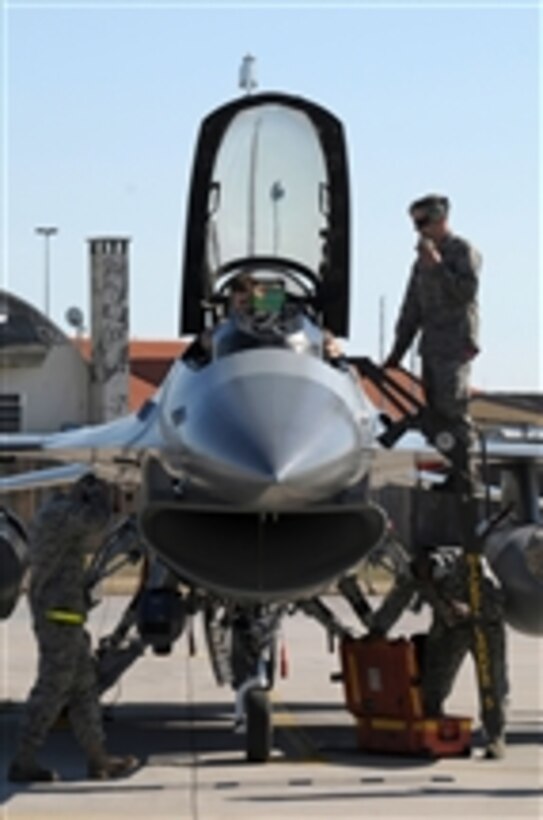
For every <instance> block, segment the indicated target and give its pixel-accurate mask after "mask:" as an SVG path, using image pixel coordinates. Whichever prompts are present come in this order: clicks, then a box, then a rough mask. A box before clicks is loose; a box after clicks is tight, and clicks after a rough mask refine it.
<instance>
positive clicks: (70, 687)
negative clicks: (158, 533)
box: [8, 475, 137, 783]
mask: <svg viewBox="0 0 543 820" xmlns="http://www.w3.org/2000/svg"><path fill="white" fill-rule="evenodd" d="M110 514H111V508H110V503H109V496H108V489H107V485H106V484H104V483H103V482H102V481H100V480H98V479H96V478H94V477H93V476H92V475H87V476H85V477H84V478H82V479H80V480H79V481H78V482H77V483H76V484H75V485H74V486H73V487H72V488H71V489H70V491H69V492H67V493H59V492H57V493H55V494H54V495H53V496H51V497H50V498H49V499H48V500H47V501H46V502H45V503H44V504H43V505H42V507H41V509H40V510H39V511H38V514H37V516H36V518H35V519H34V522H33V525H32V528H31V532H30V550H31V554H30V573H31V574H30V588H29V601H30V608H31V611H32V619H33V628H34V632H35V635H36V638H37V642H38V652H39V657H38V678H37V680H36V683H35V684H34V687H33V689H32V691H31V692H30V695H29V698H28V701H27V704H26V709H25V713H24V716H23V720H22V724H21V727H20V733H19V740H18V745H17V751H16V754H15V757H14V759H13V761H12V763H11V766H10V768H9V772H8V777H9V779H10V780H11V781H12V782H16V783H28V782H35V781H42V782H43V781H51V780H55V779H56V774H55V772H52V771H50V770H49V769H45V768H42V767H41V766H40V765H39V764H38V762H37V759H36V755H37V752H38V750H39V749H40V747H41V746H42V744H43V743H44V741H45V738H46V736H47V734H48V732H49V730H50V729H51V727H52V726H53V724H54V723H55V721H56V720H57V718H58V717H59V715H60V713H61V711H62V710H63V709H65V708H66V709H67V713H68V717H69V720H70V723H71V726H72V728H73V731H74V734H75V736H76V739H77V741H78V743H79V745H80V746H81V748H82V749H83V751H84V752H85V754H86V757H87V764H88V776H89V778H91V779H97V780H107V779H109V778H112V777H121V776H123V775H125V774H127V773H128V772H130V771H131V770H132V769H134V768H135V766H136V763H137V761H136V759H135V758H132V757H119V758H117V757H110V756H109V755H108V754H107V752H106V749H105V737H104V731H103V728H102V721H101V711H100V704H99V700H98V692H97V688H96V675H95V669H94V662H93V659H92V655H91V651H90V638H89V635H88V633H87V631H86V630H85V628H84V624H85V620H86V613H87V609H88V601H87V596H86V594H85V586H84V571H85V566H84V559H85V554H86V551H87V549H88V546H89V539H90V537H91V536H93V535H96V534H98V533H100V532H101V531H103V529H104V527H105V526H106V523H107V521H108V519H109V517H110Z"/></svg>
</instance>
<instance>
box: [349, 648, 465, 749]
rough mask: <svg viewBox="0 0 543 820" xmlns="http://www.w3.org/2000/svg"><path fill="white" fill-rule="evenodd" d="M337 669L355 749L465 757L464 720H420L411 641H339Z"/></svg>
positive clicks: (418, 694)
mask: <svg viewBox="0 0 543 820" xmlns="http://www.w3.org/2000/svg"><path fill="white" fill-rule="evenodd" d="M341 665H342V679H343V685H344V688H345V698H346V701H347V708H348V709H349V711H350V712H352V714H353V715H354V716H355V719H356V722H357V736H358V743H359V746H360V748H362V749H366V750H368V751H375V752H390V753H395V754H422V755H428V756H431V757H447V756H455V755H469V754H470V751H471V719H470V718H467V717H456V716H448V715H447V716H442V717H432V718H427V717H426V716H425V715H424V713H423V702H422V696H421V690H420V679H419V666H418V661H417V656H416V651H415V646H414V644H413V643H412V641H410V640H407V639H405V638H398V639H397V640H393V641H391V640H387V639H386V638H362V639H357V640H354V639H344V640H343V641H342V642H341Z"/></svg>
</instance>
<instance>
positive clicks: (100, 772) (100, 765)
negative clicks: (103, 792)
mask: <svg viewBox="0 0 543 820" xmlns="http://www.w3.org/2000/svg"><path fill="white" fill-rule="evenodd" d="M138 765H139V760H138V758H137V757H133V756H132V755H126V757H112V756H110V755H104V756H103V757H99V758H96V759H92V760H89V764H88V775H89V780H112V779H114V778H116V777H126V775H129V774H132V772H133V771H135V769H137V767H138Z"/></svg>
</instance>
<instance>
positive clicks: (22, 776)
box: [8, 758, 58, 783]
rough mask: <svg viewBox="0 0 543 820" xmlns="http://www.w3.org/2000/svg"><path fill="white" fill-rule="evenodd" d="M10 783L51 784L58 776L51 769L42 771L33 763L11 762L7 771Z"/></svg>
mask: <svg viewBox="0 0 543 820" xmlns="http://www.w3.org/2000/svg"><path fill="white" fill-rule="evenodd" d="M8 780H9V781H10V783H53V782H54V781H55V780H58V775H57V773H56V772H54V771H52V770H51V769H44V768H42V767H41V766H39V765H38V764H37V763H36V762H34V761H19V760H17V758H15V760H13V761H12V763H11V765H10V767H9V769H8Z"/></svg>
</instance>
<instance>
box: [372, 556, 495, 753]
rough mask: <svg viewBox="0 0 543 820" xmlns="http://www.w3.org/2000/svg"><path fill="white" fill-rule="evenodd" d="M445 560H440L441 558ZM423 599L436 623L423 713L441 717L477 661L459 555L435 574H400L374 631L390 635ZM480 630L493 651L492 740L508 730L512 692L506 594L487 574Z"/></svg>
mask: <svg viewBox="0 0 543 820" xmlns="http://www.w3.org/2000/svg"><path fill="white" fill-rule="evenodd" d="M440 557H441V556H440ZM417 594H418V595H419V596H420V598H421V599H422V600H423V601H426V602H427V603H429V604H430V606H431V608H432V613H433V619H432V624H431V627H430V630H429V632H428V634H427V635H426V636H425V640H424V650H423V657H422V669H421V687H422V692H423V698H424V705H425V712H426V714H428V715H438V714H440V713H441V711H442V707H443V702H444V701H445V700H446V698H447V697H448V696H449V694H450V692H451V689H452V686H453V683H454V680H455V678H456V675H457V673H458V670H459V669H460V665H461V663H462V661H463V660H464V658H465V656H466V654H467V653H468V652H471V654H472V655H473V656H474V657H475V649H474V637H473V625H472V622H471V618H470V616H469V604H468V602H469V591H468V568H467V564H466V561H465V560H464V559H463V557H462V556H461V555H456V556H449V560H448V561H445V560H444V559H443V560H442V563H441V566H439V565H438V566H437V567H436V566H435V565H434V570H433V575H432V577H431V578H429V579H428V580H422V579H421V578H420V577H419V576H418V574H417V575H415V574H413V573H409V574H408V573H405V574H404V575H402V576H400V577H399V578H398V580H397V582H396V584H395V586H394V587H393V589H392V590H391V592H390V593H389V595H388V596H387V597H386V598H385V600H384V601H383V603H382V604H381V607H380V608H379V609H378V610H377V611H376V612H375V613H374V614H373V616H372V618H371V631H372V632H373V633H377V634H386V632H388V630H389V629H390V628H391V626H392V625H393V623H394V622H395V621H396V620H397V619H398V617H399V616H400V615H401V613H402V612H403V610H404V609H405V607H406V606H408V604H409V603H410V602H411V601H412V600H413V599H414V598H415V596H416V595H417ZM481 628H482V629H483V631H484V634H485V636H486V640H487V643H488V648H489V655H490V664H491V678H492V681H493V685H494V690H495V701H496V703H497V704H498V709H497V714H496V716H495V717H494V718H493V722H492V725H489V724H488V720H487V725H485V726H484V729H485V733H486V735H487V737H488V739H489V741H493V740H495V739H497V738H500V737H501V736H502V735H503V731H504V727H505V714H504V701H505V698H506V696H507V694H508V689H509V687H508V680H507V666H506V650H505V630H504V621H503V596H502V593H501V591H500V590H499V588H498V587H497V586H496V585H495V583H494V582H493V580H492V579H491V577H490V576H489V575H484V576H483V594H482V597H481Z"/></svg>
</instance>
